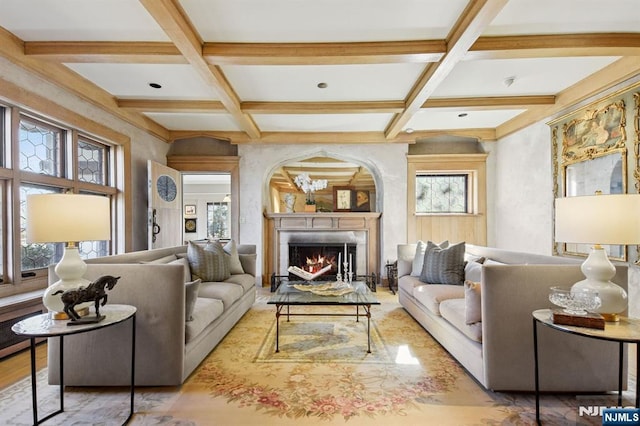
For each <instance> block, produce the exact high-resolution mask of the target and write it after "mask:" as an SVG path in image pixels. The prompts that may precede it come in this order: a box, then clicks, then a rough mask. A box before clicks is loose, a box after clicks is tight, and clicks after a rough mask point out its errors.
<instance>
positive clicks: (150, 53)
mask: <svg viewBox="0 0 640 426" xmlns="http://www.w3.org/2000/svg"><path fill="white" fill-rule="evenodd" d="M24 53H25V55H27V56H32V57H34V58H38V59H46V60H50V61H56V62H62V63H127V64H131V63H135V64H186V63H187V60H186V59H185V57H184V56H182V54H181V53H180V51H179V50H178V48H177V47H176V46H175V45H174V44H173V43H165V42H138V41H136V42H121V41H118V42H113V41H26V42H25V43H24Z"/></svg>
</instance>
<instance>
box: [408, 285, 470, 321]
mask: <svg viewBox="0 0 640 426" xmlns="http://www.w3.org/2000/svg"><path fill="white" fill-rule="evenodd" d="M413 297H415V298H416V299H417V300H418V301H419V302H420V303H422V304H423V305H424V306H425V307H426V308H427V309H428V310H430V311H431V312H433V313H434V314H436V315H440V304H441V303H442V302H443V301H445V300H449V299H461V300H462V301H463V302H464V287H463V286H460V285H447V284H445V285H424V284H423V285H421V286H417V287H415V288H414V289H413Z"/></svg>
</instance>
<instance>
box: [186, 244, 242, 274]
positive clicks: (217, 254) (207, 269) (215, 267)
mask: <svg viewBox="0 0 640 426" xmlns="http://www.w3.org/2000/svg"><path fill="white" fill-rule="evenodd" d="M187 259H188V260H189V266H190V267H191V276H192V277H193V278H194V279H196V278H201V279H202V281H224V280H226V279H227V278H229V277H230V276H231V273H230V272H229V256H228V255H227V254H226V253H225V252H224V249H223V248H222V245H221V244H220V243H219V242H213V243H208V244H207V245H206V246H204V247H201V246H199V245H198V244H196V243H193V242H191V241H189V247H187Z"/></svg>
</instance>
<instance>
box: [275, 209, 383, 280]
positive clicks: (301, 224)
mask: <svg viewBox="0 0 640 426" xmlns="http://www.w3.org/2000/svg"><path fill="white" fill-rule="evenodd" d="M380 216H381V213H379V212H374V213H361V212H346V213H265V214H264V217H265V220H266V222H267V223H266V225H267V226H265V229H266V230H267V235H266V238H265V254H266V255H265V265H264V266H265V272H266V273H265V274H264V275H263V285H269V280H270V277H271V275H272V274H273V273H275V274H276V275H281V274H283V271H281V269H282V265H281V259H280V257H281V253H282V252H283V249H282V244H283V241H284V239H285V238H283V237H286V236H287V235H291V234H294V233H302V232H309V233H313V232H316V233H331V232H350V231H354V232H358V233H361V234H362V235H363V236H364V243H363V245H364V247H366V249H365V252H366V255H365V256H363V259H361V260H362V265H363V266H364V268H359V269H358V270H359V271H366V273H367V274H371V273H376V274H379V273H380V267H379V265H380V263H379V262H380V260H379V258H380V240H379V235H380ZM363 254H364V253H363ZM285 270H286V268H285ZM361 273H362V272H361Z"/></svg>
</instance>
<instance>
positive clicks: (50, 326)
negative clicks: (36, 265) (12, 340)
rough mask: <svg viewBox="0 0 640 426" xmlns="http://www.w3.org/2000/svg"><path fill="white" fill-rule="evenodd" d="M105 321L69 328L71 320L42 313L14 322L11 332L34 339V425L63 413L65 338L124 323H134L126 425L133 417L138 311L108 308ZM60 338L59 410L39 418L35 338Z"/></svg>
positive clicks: (32, 343) (32, 364)
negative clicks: (54, 317) (129, 321)
mask: <svg viewBox="0 0 640 426" xmlns="http://www.w3.org/2000/svg"><path fill="white" fill-rule="evenodd" d="M100 313H101V314H102V315H104V316H105V318H104V319H103V320H102V321H100V322H97V323H93V324H78V325H68V324H69V322H70V321H69V320H68V319H65V320H55V319H52V318H51V314H49V313H46V314H40V315H35V316H33V317H29V318H26V319H24V320H22V321H20V322H17V323H15V324H14V325H13V326H12V327H11V330H12V331H13V332H14V333H15V334H17V335H19V336H24V337H28V338H29V339H30V340H31V402H32V405H33V424H34V425H38V424H40V423H42V422H44V421H45V420H48V419H50V418H51V417H53V416H55V415H56V414H60V413H62V412H63V411H64V337H65V336H69V335H72V334H80V333H89V332H91V331H94V330H99V329H101V328H106V327H111V326H113V325H115V324H119V323H121V322H123V321H127V320H131V332H132V333H131V335H132V338H131V385H130V399H131V400H130V406H129V416H128V417H127V419H126V420H125V421H124V423H123V424H127V423H129V420H131V417H132V416H133V400H134V393H135V383H134V381H135V359H136V355H135V352H136V308H135V307H134V306H129V305H105V306H103V307H102V308H101V309H100ZM42 337H46V338H51V337H58V338H59V339H60V408H59V409H58V410H57V411H55V412H53V413H51V414H48V415H47V416H46V417H44V418H42V419H38V400H37V392H36V338H42Z"/></svg>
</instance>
